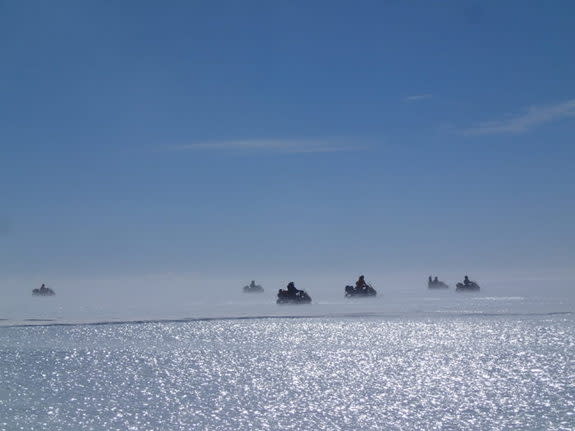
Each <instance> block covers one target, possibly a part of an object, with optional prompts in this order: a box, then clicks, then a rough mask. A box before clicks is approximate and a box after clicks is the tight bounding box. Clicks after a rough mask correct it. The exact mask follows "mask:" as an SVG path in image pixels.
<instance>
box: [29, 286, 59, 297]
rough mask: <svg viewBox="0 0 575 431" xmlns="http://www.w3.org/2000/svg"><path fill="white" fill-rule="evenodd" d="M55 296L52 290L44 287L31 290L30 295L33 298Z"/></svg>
mask: <svg viewBox="0 0 575 431" xmlns="http://www.w3.org/2000/svg"><path fill="white" fill-rule="evenodd" d="M55 294H56V293H55V292H54V291H53V290H52V289H50V288H49V287H46V286H45V285H42V286H40V288H39V289H33V290H32V295H34V296H54V295H55Z"/></svg>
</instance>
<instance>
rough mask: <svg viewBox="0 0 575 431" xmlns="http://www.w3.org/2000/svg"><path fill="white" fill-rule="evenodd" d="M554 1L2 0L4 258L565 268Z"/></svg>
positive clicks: (77, 270) (562, 47)
mask: <svg viewBox="0 0 575 431" xmlns="http://www.w3.org/2000/svg"><path fill="white" fill-rule="evenodd" d="M574 46H575V3H573V2H571V1H554V2H540V1H504V2H500V1H482V2H475V1H473V2H471V1H447V2H427V1H416V2H400V1H361V2H351V1H315V2H309V1H305V2H304V1H294V2H264V1H242V2H236V1H196V2H184V1H181V2H179V1H175V2H167V3H166V2H163V3H162V2H150V1H137V2H136V1H132V2H74V1H51V2H40V1H37V2H20V1H0V197H1V205H0V273H1V274H2V276H4V277H6V276H14V277H17V276H20V275H26V274H35V275H38V276H42V277H43V276H44V275H46V276H48V275H49V276H57V275H65V274H70V273H74V274H98V275H105V276H110V275H113V274H139V273H154V272H163V271H173V272H186V271H192V272H198V273H202V274H205V275H206V276H208V277H209V276H210V275H211V274H214V276H215V275H216V274H217V275H221V274H224V273H232V274H233V273H237V272H242V273H243V272H251V273H257V272H260V273H264V272H265V273H276V274H277V273H281V274H295V273H297V272H298V271H299V272H304V271H305V272H307V273H310V272H318V273H322V272H323V273H328V272H330V271H335V270H338V271H340V270H341V271H344V270H345V271H350V272H351V273H353V274H356V273H357V272H367V271H368V270H372V271H374V270H376V269H377V270H378V271H380V272H383V273H385V272H386V271H389V272H391V271H422V274H423V275H427V273H428V272H429V273H431V272H440V271H442V270H457V271H458V270H461V271H462V272H471V273H477V271H491V272H495V273H497V272H499V273H502V274H503V273H505V272H507V271H511V272H512V273H513V274H525V275H526V277H528V276H530V275H531V276H535V274H539V273H544V274H563V275H565V274H566V275H567V276H575V270H574V269H573V262H575V229H574V224H575V203H574V202H575V169H574V160H575V147H574V141H573V139H574V136H575V56H574V55H573V54H574V49H573V47H574Z"/></svg>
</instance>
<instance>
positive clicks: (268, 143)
mask: <svg viewBox="0 0 575 431" xmlns="http://www.w3.org/2000/svg"><path fill="white" fill-rule="evenodd" d="M170 149H171V150H174V151H222V152H226V151H227V152H271V153H284V154H296V153H330V152H337V151H355V150H359V149H361V147H360V146H357V145H352V144H348V143H346V142H343V141H341V140H307V139H246V140H230V141H212V142H198V143H193V144H183V145H175V146H171V147H170Z"/></svg>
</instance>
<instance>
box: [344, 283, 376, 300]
mask: <svg viewBox="0 0 575 431" xmlns="http://www.w3.org/2000/svg"><path fill="white" fill-rule="evenodd" d="M376 295H377V291H376V290H375V289H374V288H373V287H372V286H371V285H369V284H368V285H366V286H364V287H363V288H357V287H354V286H345V296H346V297H347V298H352V297H366V296H376Z"/></svg>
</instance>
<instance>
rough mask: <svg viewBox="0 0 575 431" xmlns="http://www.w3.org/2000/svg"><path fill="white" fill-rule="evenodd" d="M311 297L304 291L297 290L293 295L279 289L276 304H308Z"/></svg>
mask: <svg viewBox="0 0 575 431" xmlns="http://www.w3.org/2000/svg"><path fill="white" fill-rule="evenodd" d="M310 302H311V297H310V296H309V295H308V294H307V292H306V291H305V290H298V291H297V292H295V293H290V292H289V291H287V290H283V289H280V290H279V291H278V299H277V301H276V304H309V303H310Z"/></svg>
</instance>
